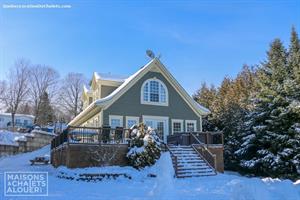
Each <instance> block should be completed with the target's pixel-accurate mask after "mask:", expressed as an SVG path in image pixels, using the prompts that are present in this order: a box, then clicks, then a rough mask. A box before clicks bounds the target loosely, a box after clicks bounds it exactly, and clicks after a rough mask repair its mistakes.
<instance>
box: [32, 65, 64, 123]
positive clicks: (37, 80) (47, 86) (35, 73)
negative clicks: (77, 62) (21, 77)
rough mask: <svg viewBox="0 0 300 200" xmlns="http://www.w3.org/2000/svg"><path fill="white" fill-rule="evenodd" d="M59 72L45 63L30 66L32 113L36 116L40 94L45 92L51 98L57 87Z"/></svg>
mask: <svg viewBox="0 0 300 200" xmlns="http://www.w3.org/2000/svg"><path fill="white" fill-rule="evenodd" d="M58 82H59V73H58V72H57V71H56V70H54V69H53V68H51V67H49V66H45V65H35V66H32V67H31V68H30V93H29V94H30V97H31V100H32V103H33V113H34V115H35V117H36V118H37V117H38V113H39V109H40V108H39V106H40V103H41V96H42V95H43V94H44V93H45V92H47V94H48V95H49V99H50V100H51V99H52V98H53V97H54V96H55V94H56V89H57V84H58Z"/></svg>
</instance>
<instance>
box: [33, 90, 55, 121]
mask: <svg viewBox="0 0 300 200" xmlns="http://www.w3.org/2000/svg"><path fill="white" fill-rule="evenodd" d="M53 119H54V112H53V108H52V107H51V105H50V100H49V97H48V93H47V92H44V93H43V94H42V96H41V101H40V105H39V109H38V115H37V118H36V123H37V124H38V125H41V126H45V125H48V123H52V122H53Z"/></svg>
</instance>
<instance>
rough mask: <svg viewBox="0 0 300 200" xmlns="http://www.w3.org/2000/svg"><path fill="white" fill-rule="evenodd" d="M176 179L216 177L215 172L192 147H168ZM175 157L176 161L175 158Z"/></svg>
mask: <svg viewBox="0 0 300 200" xmlns="http://www.w3.org/2000/svg"><path fill="white" fill-rule="evenodd" d="M169 151H170V152H171V156H172V162H173V166H174V169H175V172H176V177H177V178H187V177H201V176H212V175H216V174H217V173H216V170H215V169H214V168H213V167H211V166H210V165H209V164H208V163H207V161H206V160H204V159H203V158H202V156H201V155H199V154H198V152H197V151H196V150H195V149H194V148H193V147H192V146H182V145H179V146H176V145H169ZM174 157H176V161H175V158H174Z"/></svg>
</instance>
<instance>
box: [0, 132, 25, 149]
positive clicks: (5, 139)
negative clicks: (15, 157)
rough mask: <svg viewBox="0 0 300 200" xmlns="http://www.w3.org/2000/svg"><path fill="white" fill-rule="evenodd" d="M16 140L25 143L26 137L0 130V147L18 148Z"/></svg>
mask: <svg viewBox="0 0 300 200" xmlns="http://www.w3.org/2000/svg"><path fill="white" fill-rule="evenodd" d="M18 140H20V141H26V137H25V136H24V134H21V133H18V132H11V131H6V130H0V145H1V144H2V145H12V146H19V143H18V142H17V141H18Z"/></svg>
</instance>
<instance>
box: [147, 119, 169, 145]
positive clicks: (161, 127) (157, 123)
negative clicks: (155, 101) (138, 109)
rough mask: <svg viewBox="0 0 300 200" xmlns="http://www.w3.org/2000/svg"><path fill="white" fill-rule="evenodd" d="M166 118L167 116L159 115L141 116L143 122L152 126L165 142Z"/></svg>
mask: <svg viewBox="0 0 300 200" xmlns="http://www.w3.org/2000/svg"><path fill="white" fill-rule="evenodd" d="M168 119H169V118H168V117H161V116H143V122H144V123H145V124H146V125H147V126H150V127H151V128H153V129H154V130H155V131H156V133H157V134H158V135H159V137H160V138H161V139H162V140H163V141H164V142H167V136H168V135H169V132H168V131H169V130H168V128H169V126H168V125H169V124H168Z"/></svg>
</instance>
